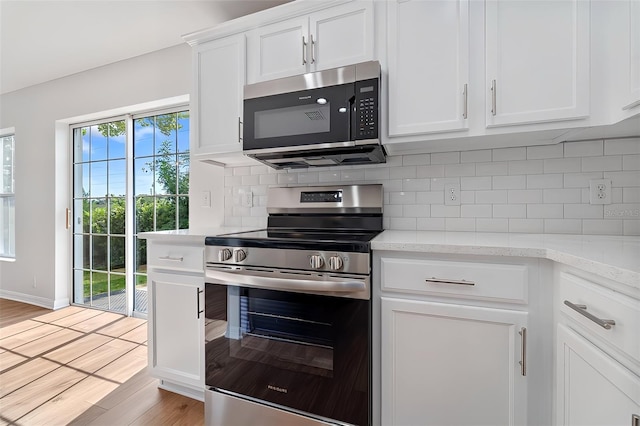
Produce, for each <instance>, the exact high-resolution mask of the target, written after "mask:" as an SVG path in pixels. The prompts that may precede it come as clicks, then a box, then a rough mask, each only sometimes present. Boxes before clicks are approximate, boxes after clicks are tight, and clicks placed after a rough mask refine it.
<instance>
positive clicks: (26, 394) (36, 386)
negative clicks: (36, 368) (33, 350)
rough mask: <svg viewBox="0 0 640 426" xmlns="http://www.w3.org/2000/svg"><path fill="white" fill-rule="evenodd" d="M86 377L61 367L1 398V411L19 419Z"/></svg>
mask: <svg viewBox="0 0 640 426" xmlns="http://www.w3.org/2000/svg"><path fill="white" fill-rule="evenodd" d="M85 377H87V375H86V374H82V373H79V372H77V371H76V370H73V369H71V368H67V367H59V368H57V369H55V370H53V371H52V372H50V373H48V374H45V375H44V376H42V377H41V378H40V379H38V380H35V381H33V382H31V383H29V384H27V385H25V386H23V387H21V388H19V389H17V390H16V391H15V392H12V393H10V394H9V395H7V396H5V397H3V398H2V399H0V411H1V412H2V415H3V416H4V417H6V418H8V419H9V420H14V421H15V420H18V419H19V418H20V417H22V416H24V415H25V414H27V413H28V412H30V411H31V410H33V409H35V408H37V407H38V406H40V405H42V404H43V403H44V402H46V401H48V400H49V399H51V398H53V397H54V396H56V395H57V394H59V393H61V392H63V391H65V390H66V389H68V388H70V387H71V386H73V385H74V384H76V383H78V382H79V381H80V380H82V379H83V378H85Z"/></svg>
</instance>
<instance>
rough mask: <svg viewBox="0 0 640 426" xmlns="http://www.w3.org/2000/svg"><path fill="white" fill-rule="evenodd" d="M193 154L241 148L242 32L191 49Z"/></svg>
mask: <svg viewBox="0 0 640 426" xmlns="http://www.w3.org/2000/svg"><path fill="white" fill-rule="evenodd" d="M193 69H194V70H195V75H194V91H193V93H192V97H193V103H192V105H195V116H194V117H193V118H192V120H195V123H193V124H195V125H193V124H192V133H191V135H192V139H191V140H192V147H191V151H192V152H193V153H194V154H222V153H233V152H239V151H241V150H242V145H241V143H240V142H241V127H242V126H241V117H242V96H243V94H242V91H243V86H244V82H245V38H244V35H240V36H232V37H226V38H223V39H219V40H215V41H211V42H208V43H204V44H202V45H199V46H197V47H196V48H195V49H194V64H193Z"/></svg>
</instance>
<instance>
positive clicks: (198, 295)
mask: <svg viewBox="0 0 640 426" xmlns="http://www.w3.org/2000/svg"><path fill="white" fill-rule="evenodd" d="M197 290H198V291H197V293H196V301H197V304H198V305H197V306H198V319H200V314H201V313H203V312H204V310H200V294H201V293H204V292H203V291H202V290H200V289H199V288H198V289H197Z"/></svg>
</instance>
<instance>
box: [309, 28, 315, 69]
mask: <svg viewBox="0 0 640 426" xmlns="http://www.w3.org/2000/svg"><path fill="white" fill-rule="evenodd" d="M309 41H310V42H311V63H312V64H315V62H316V42H315V40H314V39H313V34H311V35H309Z"/></svg>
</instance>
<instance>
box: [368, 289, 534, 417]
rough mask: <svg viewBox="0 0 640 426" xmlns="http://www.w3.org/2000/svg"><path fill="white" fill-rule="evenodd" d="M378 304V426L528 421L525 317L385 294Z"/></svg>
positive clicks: (487, 309)
mask: <svg viewBox="0 0 640 426" xmlns="http://www.w3.org/2000/svg"><path fill="white" fill-rule="evenodd" d="M381 307H382V314H381V319H382V329H381V346H382V354H381V362H382V367H383V368H382V395H381V396H382V407H381V408H382V412H381V423H382V424H383V425H443V424H452V425H453V424H455V425H512V424H526V413H527V410H526V401H527V395H526V392H527V388H526V384H527V378H526V376H524V375H523V373H524V370H523V368H524V367H523V365H522V364H521V363H522V362H525V359H524V358H525V356H526V354H525V353H524V352H523V351H522V349H523V348H524V347H526V343H525V340H524V339H526V327H527V313H526V312H521V311H512V310H507V309H493V308H484V307H475V306H464V305H454V304H448V303H433V302H425V301H417V300H405V299H394V298H387V297H382V302H381ZM523 334H524V336H523ZM525 366H526V364H525Z"/></svg>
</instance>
